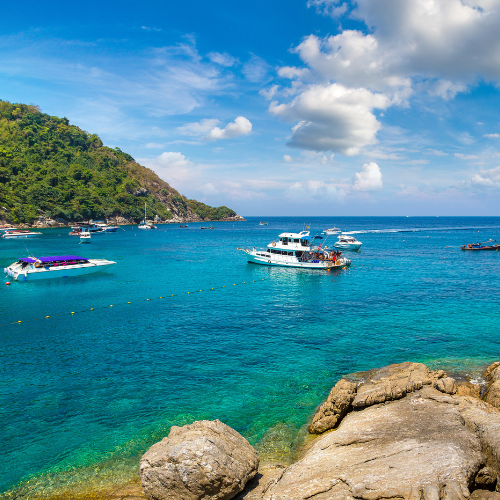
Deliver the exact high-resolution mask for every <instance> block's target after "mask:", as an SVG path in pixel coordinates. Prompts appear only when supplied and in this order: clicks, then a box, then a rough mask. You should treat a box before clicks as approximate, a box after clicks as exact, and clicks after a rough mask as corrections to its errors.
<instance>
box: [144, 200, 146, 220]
mask: <svg viewBox="0 0 500 500" xmlns="http://www.w3.org/2000/svg"><path fill="white" fill-rule="evenodd" d="M146 205H147V202H146V201H145V202H144V224H146Z"/></svg>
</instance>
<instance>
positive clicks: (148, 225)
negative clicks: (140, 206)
mask: <svg viewBox="0 0 500 500" xmlns="http://www.w3.org/2000/svg"><path fill="white" fill-rule="evenodd" d="M146 206H147V203H144V220H143V221H142V222H141V223H140V224H139V225H138V226H137V229H157V227H156V226H155V225H154V224H152V223H151V222H146Z"/></svg>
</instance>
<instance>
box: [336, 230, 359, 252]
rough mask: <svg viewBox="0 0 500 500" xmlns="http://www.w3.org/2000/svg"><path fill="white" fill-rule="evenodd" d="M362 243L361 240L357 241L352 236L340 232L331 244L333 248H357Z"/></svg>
mask: <svg viewBox="0 0 500 500" xmlns="http://www.w3.org/2000/svg"><path fill="white" fill-rule="evenodd" d="M362 244H363V243H361V241H358V240H357V239H356V238H354V237H353V236H347V235H345V234H341V235H339V236H338V238H337V241H336V242H335V243H334V245H333V246H334V247H335V248H342V249H343V250H359V249H360V248H361V245H362Z"/></svg>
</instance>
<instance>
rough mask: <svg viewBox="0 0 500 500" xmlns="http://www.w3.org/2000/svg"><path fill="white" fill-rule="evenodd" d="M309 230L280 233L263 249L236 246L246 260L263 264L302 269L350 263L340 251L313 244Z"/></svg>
mask: <svg viewBox="0 0 500 500" xmlns="http://www.w3.org/2000/svg"><path fill="white" fill-rule="evenodd" d="M315 238H320V239H322V238H321V237H315ZM315 238H313V239H311V238H310V233H309V231H302V232H300V233H281V234H280V235H279V240H278V241H273V242H272V243H269V245H267V248H266V249H265V250H258V249H256V248H253V249H252V250H250V249H248V248H238V250H241V251H243V252H245V253H246V255H247V262H249V263H251V264H262V265H265V266H282V267H300V268H304V269H339V268H345V267H347V266H350V265H351V261H350V260H349V259H346V258H345V257H342V252H336V251H332V250H328V249H327V248H325V247H323V248H322V247H321V245H314V244H313V242H314V239H315Z"/></svg>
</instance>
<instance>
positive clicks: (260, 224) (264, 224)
mask: <svg viewBox="0 0 500 500" xmlns="http://www.w3.org/2000/svg"><path fill="white" fill-rule="evenodd" d="M259 226H269V222H259Z"/></svg>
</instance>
